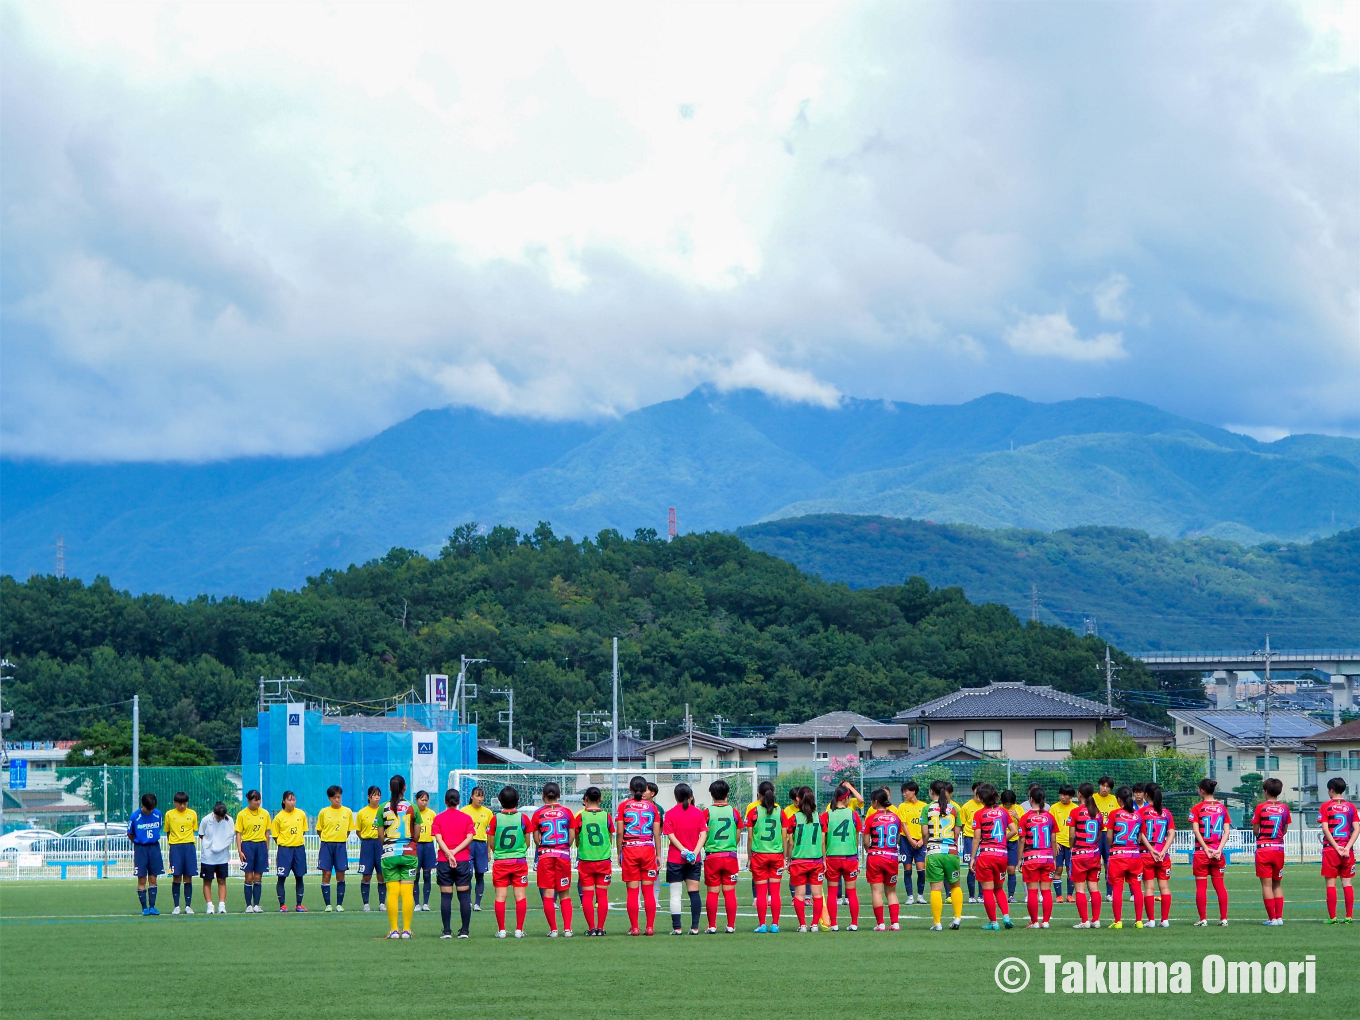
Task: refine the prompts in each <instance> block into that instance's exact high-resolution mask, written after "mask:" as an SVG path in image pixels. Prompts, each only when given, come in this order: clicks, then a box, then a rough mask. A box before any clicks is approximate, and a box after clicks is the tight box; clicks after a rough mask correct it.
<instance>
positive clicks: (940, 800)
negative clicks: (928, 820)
mask: <svg viewBox="0 0 1360 1020" xmlns="http://www.w3.org/2000/svg"><path fill="white" fill-rule="evenodd" d="M930 792H931V793H933V794H934V795H935V803H936V804H938V805H939V807H940V817H941V818H943V817H944V816H945V815H946V814H948V813H949V791H948V790H946V789H945V784H944V781H943V780H941V779H937V780H935V782H933V783H931V784H930Z"/></svg>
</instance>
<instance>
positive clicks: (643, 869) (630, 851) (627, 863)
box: [616, 776, 661, 935]
mask: <svg viewBox="0 0 1360 1020" xmlns="http://www.w3.org/2000/svg"><path fill="white" fill-rule="evenodd" d="M628 793H629V796H628V799H627V800H625V801H624V802H623V803H621V804H620V805H619V811H618V817H617V819H616V824H617V825H618V830H619V843H620V850H619V868H620V870H621V871H622V872H623V881H624V883H625V884H626V885H627V886H628V923H629V929H628V934H629V935H636V934H638V910H639V906H638V900H639V898H640V899H641V900H642V909H644V910H645V912H646V915H647V934H648V935H652V934H655V932H656V876H657V873H658V872H659V871H660V867H659V866H658V863H657V861H658V847H659V840H660V839H661V809H660V808H658V807H657V806H656V802H655V801H654V800H653V799H652V798H651V797H649V796H648V793H650V791H649V790H648V788H647V780H645V779H643V778H642V777H641V776H634V777H633V778H632V779H631V780H629V782H628Z"/></svg>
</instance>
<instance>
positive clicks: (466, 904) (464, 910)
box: [458, 889, 472, 931]
mask: <svg viewBox="0 0 1360 1020" xmlns="http://www.w3.org/2000/svg"><path fill="white" fill-rule="evenodd" d="M458 913H459V915H460V916H461V917H462V919H463V931H467V930H468V926H469V925H471V924H472V890H471V889H459V890H458Z"/></svg>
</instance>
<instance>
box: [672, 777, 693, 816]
mask: <svg viewBox="0 0 1360 1020" xmlns="http://www.w3.org/2000/svg"><path fill="white" fill-rule="evenodd" d="M675 802H676V803H677V804H679V805H680V808H681V810H684V809H686V808H690V807H693V806H694V791H693V790H692V789H690V785H689V783H676V784H675Z"/></svg>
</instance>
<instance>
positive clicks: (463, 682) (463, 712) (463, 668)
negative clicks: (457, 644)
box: [453, 655, 495, 726]
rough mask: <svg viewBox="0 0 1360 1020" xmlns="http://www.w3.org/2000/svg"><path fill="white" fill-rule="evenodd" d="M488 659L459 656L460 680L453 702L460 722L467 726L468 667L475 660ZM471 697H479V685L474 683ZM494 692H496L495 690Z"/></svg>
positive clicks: (457, 683)
mask: <svg viewBox="0 0 1360 1020" xmlns="http://www.w3.org/2000/svg"><path fill="white" fill-rule="evenodd" d="M487 661H489V660H487V659H469V658H468V657H467V656H466V655H459V656H458V680H457V682H456V683H455V684H454V687H453V704H454V705H455V706H457V708H458V724H459V725H460V726H466V725H467V724H468V722H467V703H468V697H469V695H468V682H467V668H468V666H469V665H470V664H471V663H474V662H487ZM472 688H473V691H472V695H471V697H474V698H475V697H477V685H476V684H472ZM492 693H495V692H494V691H493V692H492Z"/></svg>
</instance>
